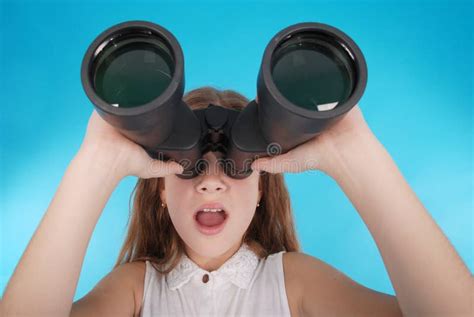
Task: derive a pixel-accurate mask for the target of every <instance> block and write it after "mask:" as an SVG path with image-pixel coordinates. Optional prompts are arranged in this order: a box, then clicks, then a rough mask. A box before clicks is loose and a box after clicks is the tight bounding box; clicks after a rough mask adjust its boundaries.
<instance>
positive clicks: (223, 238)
mask: <svg viewBox="0 0 474 317" xmlns="http://www.w3.org/2000/svg"><path fill="white" fill-rule="evenodd" d="M216 155H217V156H216ZM220 157H221V154H220V152H207V153H206V154H205V155H204V156H203V159H205V160H207V162H208V167H207V169H206V170H205V171H204V172H202V174H200V175H198V176H196V177H195V178H193V179H181V178H179V177H177V176H176V175H167V176H165V180H164V181H165V186H164V190H163V191H162V192H161V200H162V201H163V203H165V204H166V205H167V207H168V212H169V215H170V218H171V221H172V222H173V225H174V227H175V229H176V231H177V232H178V234H179V235H180V237H181V239H183V241H184V242H185V244H186V248H187V252H188V254H189V252H190V251H191V252H192V253H194V254H198V255H202V256H205V257H212V258H214V257H218V256H220V255H222V254H224V253H225V252H226V251H228V250H230V249H231V248H233V247H235V246H236V245H239V244H240V241H241V239H242V237H243V234H244V233H245V231H246V230H247V228H248V227H249V225H250V222H251V221H252V218H253V216H254V213H255V210H256V206H257V203H258V202H259V201H260V198H261V191H260V190H259V184H258V182H259V177H260V176H259V173H258V172H257V171H253V172H252V174H251V175H250V176H249V177H247V178H244V179H239V180H238V179H233V178H231V177H229V176H227V175H226V174H225V173H224V171H223V167H222V165H221V164H219V163H218V162H219V160H218V159H219V158H220ZM215 202H217V203H221V204H222V205H224V207H225V210H226V213H227V217H228V219H227V223H226V224H225V226H224V228H223V230H222V231H220V232H219V233H217V234H214V235H205V234H203V233H201V232H200V231H199V230H198V228H197V227H196V223H195V222H196V220H195V218H194V216H195V213H196V210H197V209H198V208H199V207H200V206H201V205H203V204H205V203H215ZM189 248H191V250H189Z"/></svg>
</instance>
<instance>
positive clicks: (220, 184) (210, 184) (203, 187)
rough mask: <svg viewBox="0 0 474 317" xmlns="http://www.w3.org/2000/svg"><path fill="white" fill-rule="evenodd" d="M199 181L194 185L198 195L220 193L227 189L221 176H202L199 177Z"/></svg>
mask: <svg viewBox="0 0 474 317" xmlns="http://www.w3.org/2000/svg"><path fill="white" fill-rule="evenodd" d="M199 178H200V180H199V181H198V183H197V184H196V190H197V191H198V192H199V193H222V192H225V191H226V190H227V188H228V186H227V184H226V183H225V182H224V181H223V179H222V175H217V174H207V175H206V174H204V175H201V176H199Z"/></svg>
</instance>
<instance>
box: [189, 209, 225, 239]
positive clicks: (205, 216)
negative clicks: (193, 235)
mask: <svg viewBox="0 0 474 317" xmlns="http://www.w3.org/2000/svg"><path fill="white" fill-rule="evenodd" d="M228 218H229V215H228V213H227V212H226V210H225V209H224V208H223V206H222V205H220V206H217V207H200V208H199V209H198V210H197V211H196V212H195V214H194V220H195V223H196V225H197V228H198V230H199V231H200V232H201V233H203V234H206V235H212V234H217V233H219V232H220V231H222V229H223V228H224V226H225V224H226V223H227V219H228Z"/></svg>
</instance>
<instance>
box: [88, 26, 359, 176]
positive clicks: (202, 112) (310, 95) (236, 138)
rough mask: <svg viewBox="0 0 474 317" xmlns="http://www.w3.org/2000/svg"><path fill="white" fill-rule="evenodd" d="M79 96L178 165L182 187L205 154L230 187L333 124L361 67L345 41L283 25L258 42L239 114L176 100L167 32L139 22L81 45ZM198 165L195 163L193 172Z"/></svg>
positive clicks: (177, 52)
mask: <svg viewBox="0 0 474 317" xmlns="http://www.w3.org/2000/svg"><path fill="white" fill-rule="evenodd" d="M81 81H82V85H83V88H84V90H85V92H86V95H87V96H88V98H89V99H90V101H91V102H92V103H93V105H94V107H95V108H96V110H97V112H98V113H99V115H100V116H101V117H102V118H103V119H104V120H105V121H107V122H108V123H109V124H110V125H112V126H113V127H114V128H115V129H117V130H118V131H119V132H120V133H121V134H122V135H124V136H125V137H127V138H128V139H130V140H132V141H133V142H135V143H137V144H139V145H141V146H142V148H144V149H145V150H146V152H147V153H148V155H149V156H150V157H152V158H155V159H161V160H163V161H168V160H173V161H176V162H178V163H180V164H181V165H183V167H184V171H183V173H182V174H176V176H178V177H180V178H183V179H191V178H193V177H196V176H197V175H199V174H200V173H201V172H202V171H203V169H204V168H205V166H206V164H205V162H206V161H205V160H203V158H202V157H203V155H204V154H205V153H207V152H208V151H214V152H216V151H218V152H221V153H222V154H223V156H222V159H220V163H222V164H223V168H224V172H225V174H226V175H228V176H229V177H232V178H234V179H243V178H246V177H248V176H249V175H250V174H251V173H252V170H251V168H250V165H251V163H252V162H253V161H254V160H255V159H257V158H260V157H265V156H274V155H278V154H283V153H286V152H287V151H289V150H291V149H292V148H294V147H296V146H298V145H299V144H301V143H304V142H306V141H308V140H309V139H311V138H313V137H316V136H317V135H318V134H320V133H322V132H323V131H324V130H325V129H327V128H329V127H330V126H331V125H333V124H335V123H336V122H338V121H339V120H340V119H342V118H343V117H344V115H345V114H346V113H347V112H349V111H350V109H351V108H352V107H353V106H355V105H356V104H357V102H358V101H359V100H360V98H361V96H362V94H363V92H364V90H365V87H366V84H367V65H366V62H365V59H364V56H363V54H362V52H361V50H360V49H359V47H358V46H357V45H356V44H355V43H354V41H353V40H352V39H351V38H350V37H349V36H348V35H346V34H345V33H343V32H342V31H340V30H339V29H336V28H334V27H332V26H329V25H327V24H322V23H315V22H304V23H298V24H294V25H291V26H289V27H287V28H285V29H283V30H281V31H280V32H278V33H277V34H276V35H275V36H274V37H273V38H272V39H271V40H270V42H269V43H268V45H267V46H266V48H265V51H264V53H263V59H262V63H261V66H260V70H259V72H258V78H257V96H258V97H257V98H258V103H257V102H256V101H255V100H252V101H251V102H249V104H248V105H246V106H245V107H244V108H243V110H241V111H239V110H234V109H227V108H224V107H222V106H220V105H214V104H209V105H208V107H207V108H205V109H194V110H192V109H191V108H190V107H189V106H188V105H187V104H186V103H185V102H184V101H183V99H182V97H183V92H184V86H185V84H184V57H183V52H182V49H181V47H180V45H179V43H178V41H177V39H176V38H175V37H174V36H173V34H172V33H171V32H169V31H168V30H167V29H165V28H164V27H162V26H160V25H157V24H154V23H151V22H147V21H128V22H123V23H120V24H117V25H115V26H112V27H110V28H108V29H106V30H105V31H103V32H102V33H101V34H99V35H98V36H97V37H96V39H95V40H94V41H93V42H92V43H91V44H90V46H89V47H88V49H87V51H86V53H85V55H84V58H83V61H82V65H81ZM203 163H204V164H203Z"/></svg>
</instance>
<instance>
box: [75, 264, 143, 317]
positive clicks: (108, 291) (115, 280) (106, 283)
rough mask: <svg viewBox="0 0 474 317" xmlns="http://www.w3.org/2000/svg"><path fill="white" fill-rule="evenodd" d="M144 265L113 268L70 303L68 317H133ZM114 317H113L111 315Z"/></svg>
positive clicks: (126, 265) (140, 290) (139, 293)
mask: <svg viewBox="0 0 474 317" xmlns="http://www.w3.org/2000/svg"><path fill="white" fill-rule="evenodd" d="M145 271H146V265H145V262H141V261H136V262H130V263H124V264H121V265H119V266H117V267H116V268H114V269H113V270H112V271H111V272H110V273H108V274H107V275H106V276H105V277H104V278H102V279H101V280H100V281H99V283H97V285H96V286H95V287H94V288H93V289H92V290H91V291H90V292H89V293H88V294H86V296H84V297H83V298H81V299H80V300H78V301H76V302H74V303H73V307H72V310H71V316H78V317H79V316H96V315H97V314H98V312H101V315H102V316H109V315H110V316H114V312H117V310H119V311H120V312H121V313H122V314H123V315H126V316H137V315H138V314H139V311H140V309H141V301H142V297H143V284H144V278H145ZM115 316H116V315H115Z"/></svg>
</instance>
